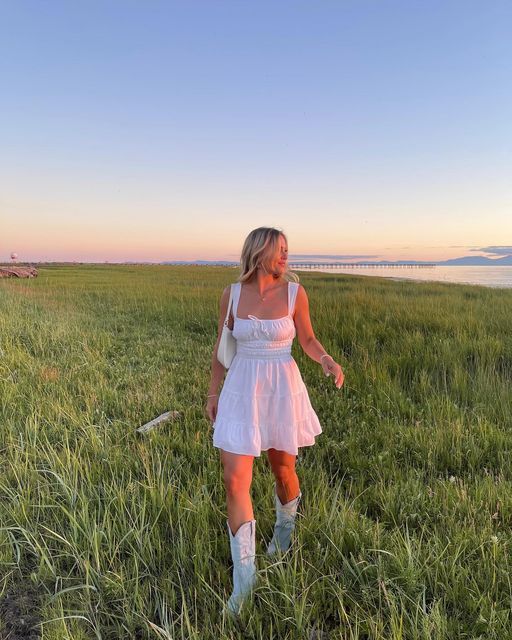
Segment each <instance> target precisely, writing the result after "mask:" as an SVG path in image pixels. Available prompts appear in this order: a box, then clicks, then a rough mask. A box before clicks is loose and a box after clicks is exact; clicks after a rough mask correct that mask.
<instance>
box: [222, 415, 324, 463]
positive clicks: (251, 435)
mask: <svg viewBox="0 0 512 640" xmlns="http://www.w3.org/2000/svg"><path fill="white" fill-rule="evenodd" d="M321 433H322V427H321V426H320V421H319V420H318V416H317V415H316V413H315V412H314V411H312V413H311V415H310V416H309V418H307V419H305V420H302V421H300V422H296V423H294V424H292V425H290V424H280V425H279V424H273V425H260V426H256V425H254V424H249V423H247V422H232V421H230V420H229V419H228V418H221V419H219V420H217V421H216V422H215V424H214V432H213V446H214V447H217V448H219V449H223V450H224V451H229V452H231V453H237V454H239V455H249V456H257V457H258V456H260V455H261V452H262V451H268V449H277V450H278V451H285V452H286V453H289V454H290V455H294V456H296V455H297V454H298V452H299V449H300V448H301V447H310V446H312V445H314V444H315V438H316V437H317V436H319V435H320V434H321Z"/></svg>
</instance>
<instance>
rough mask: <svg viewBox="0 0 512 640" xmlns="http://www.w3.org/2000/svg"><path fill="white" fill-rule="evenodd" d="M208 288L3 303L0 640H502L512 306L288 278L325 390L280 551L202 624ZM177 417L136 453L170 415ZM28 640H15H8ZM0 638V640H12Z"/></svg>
mask: <svg viewBox="0 0 512 640" xmlns="http://www.w3.org/2000/svg"><path fill="white" fill-rule="evenodd" d="M236 275H237V271H236V270H234V269H229V268H224V267H178V266H176V267H167V266H114V265H112V266H99V265H98V266H73V267H55V268H49V267H48V268H44V269H41V270H40V275H39V277H38V278H36V279H34V280H8V281H1V282H0V454H1V455H0V638H2V639H3V638H7V637H9V638H11V639H14V638H29V637H33V638H36V637H42V638H44V639H47V640H64V639H70V640H85V639H91V640H92V639H100V638H102V639H115V640H119V639H125V638H126V639H131V638H136V639H143V638H154V639H157V638H167V639H171V638H172V639H185V638H186V639H197V640H209V639H212V640H213V639H219V638H257V639H269V638H286V639H292V638H293V639H295V638H297V639H301V640H304V639H306V640H307V639H309V638H311V639H313V638H314V639H316V638H322V639H325V638H329V640H330V639H333V638H340V639H341V638H343V639H347V640H349V639H350V640H356V639H363V638H364V639H382V640H390V639H391V640H395V639H396V640H397V639H402V638H404V639H405V638H407V639H409V638H410V639H422V640H430V639H432V638H434V639H438V638H439V639H441V638H446V639H452V638H482V639H484V638H485V639H487V638H489V639H490V638H495V639H497V640H503V639H506V638H512V585H511V577H510V576H511V570H512V558H511V548H512V547H511V542H512V536H511V524H512V492H511V480H512V390H511V383H512V312H511V309H512V291H510V290H494V289H484V288H481V287H471V286H463V285H453V284H432V283H414V282H406V281H402V282H398V281H386V280H382V279H377V278H369V277H359V278H358V277H355V276H342V275H329V274H321V273H301V274H300V278H301V282H302V284H303V285H304V286H305V288H306V290H307V292H308V295H309V299H310V308H311V318H312V322H313V327H314V329H315V333H316V336H317V338H318V339H319V340H320V342H321V343H322V344H323V345H324V346H325V348H326V349H327V350H328V352H329V353H331V354H333V356H334V357H335V358H336V359H337V360H338V361H339V362H340V363H341V364H342V366H343V368H344V371H345V375H346V381H345V386H344V388H343V390H341V391H339V390H336V388H335V387H334V384H333V380H332V378H326V377H325V376H324V375H323V373H322V370H321V368H320V365H318V364H317V363H315V362H313V361H312V360H310V359H309V358H308V357H307V356H306V355H305V354H304V353H303V352H302V350H301V348H300V346H299V345H298V343H297V341H296V342H295V344H294V346H293V355H294V357H295V359H296V360H297V363H298V365H299V368H300V370H301V372H302V376H303V378H304V381H305V383H306V386H307V387H308V390H309V393H310V398H311V402H312V404H313V406H314V408H315V410H316V412H317V414H318V416H319V418H320V422H321V424H322V428H323V433H322V434H321V435H320V436H319V437H318V439H317V444H316V445H315V446H314V447H310V448H306V449H302V450H301V451H300V454H299V457H298V463H297V472H298V475H299V478H300V480H301V489H302V493H303V504H302V506H301V509H302V511H301V512H300V513H299V516H298V520H297V528H296V537H295V541H294V547H293V549H292V550H291V551H290V553H289V554H288V555H287V556H286V557H285V558H284V559H281V560H278V561H275V560H274V561H270V560H267V559H266V558H265V555H264V550H265V542H266V541H268V540H269V538H270V537H271V534H272V527H273V523H274V509H273V498H272V490H273V484H272V482H273V477H272V475H271V472H270V468H269V466H268V462H267V459H266V457H265V456H262V457H261V458H258V459H257V460H256V462H255V470H254V480H253V486H252V496H253V503H254V510H255V518H256V521H257V529H256V531H257V542H256V553H257V564H258V569H259V575H260V577H259V582H258V587H257V589H256V591H255V593H254V597H253V600H252V602H250V603H249V604H248V606H247V607H246V608H245V609H244V610H243V615H242V617H241V619H240V620H239V621H238V622H232V621H230V620H229V619H225V618H224V617H223V616H222V607H223V604H224V602H225V601H226V599H227V597H228V596H229V593H230V591H231V586H232V582H231V561H230V552H229V541H228V538H227V531H226V524H225V520H226V507H225V495H224V486H223V482H222V468H221V465H220V460H219V455H218V450H217V449H215V448H214V447H213V446H212V444H211V436H212V431H211V427H210V423H209V421H208V420H207V418H206V417H205V413H204V407H205V400H206V393H207V389H208V384H209V377H210V361H211V354H212V349H213V346H214V343H215V339H216V331H217V322H218V304H219V298H220V294H221V292H222V289H223V288H224V286H226V285H227V284H228V283H230V282H233V281H235V278H236ZM169 409H174V410H178V411H179V412H180V418H179V419H178V420H177V421H175V422H172V423H166V424H164V425H162V426H160V427H158V428H157V429H155V430H154V431H152V432H150V433H149V434H146V435H140V434H137V433H136V431H135V430H136V428H137V427H138V426H139V425H141V424H143V423H144V422H147V421H148V420H150V419H151V418H153V417H155V416H157V415H159V414H160V413H163V412H164V411H166V410H169ZM33 624H36V625H38V626H37V629H38V632H37V634H33V635H32V636H30V633H29V632H28V631H26V629H28V627H30V626H31V625H33ZM9 634H10V635H9Z"/></svg>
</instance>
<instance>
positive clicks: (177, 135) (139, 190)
mask: <svg viewBox="0 0 512 640" xmlns="http://www.w3.org/2000/svg"><path fill="white" fill-rule="evenodd" d="M511 18H512V4H511V3H509V2H485V3H484V2H478V3H477V2H438V1H433V2H386V1H380V2H376V1H375V2H365V1H362V2H278V3H277V2H261V1H260V2H257V3H249V2H241V1H239V2H223V1H218V2H211V1H210V2H206V1H205V2H149V1H146V2H142V1H140V2H130V1H122V2H121V1H113V0H110V1H105V2H90V1H88V2H85V1H84V2H79V1H78V2H57V1H55V2H41V1H40V2H25V1H23V0H20V1H17V2H14V1H12V2H7V3H2V4H1V6H0V77H1V79H2V100H1V104H0V115H1V119H0V143H1V147H2V150H3V153H2V154H1V156H0V225H1V227H0V260H1V259H3V260H5V259H7V257H8V255H9V254H10V252H11V251H17V252H18V253H19V254H20V258H21V259H23V258H25V259H27V260H38V259H42V260H43V259H56V260H59V259H79V260H103V259H109V260H131V259H135V260H136V259H141V260H155V261H158V260H165V259H169V260H172V259H194V258H202V259H217V258H226V259H236V258H237V257H238V256H239V252H240V249H241V245H242V243H243V239H244V238H245V236H246V235H247V233H248V232H249V231H250V230H251V229H253V228H255V227H257V226H262V225H272V226H278V227H281V228H283V229H284V230H285V232H286V233H287V234H288V239H289V248H290V254H291V256H293V254H294V253H295V254H309V253H311V254H315V255H318V254H329V255H337V254H355V255H358V254H361V255H362V254H372V255H378V256H382V257H385V258H393V259H399V258H401V257H403V258H418V259H438V258H439V259H442V258H449V257H454V256H457V255H463V254H465V253H468V252H469V251H471V250H474V249H476V248H479V247H485V246H502V245H512V215H511V214H512V206H511V203H512V193H511V192H512V189H511V187H510V185H511V184H512V182H511V180H510V173H511V171H510V169H511V154H510V150H511V144H510V143H511V140H512V125H511V123H510V113H511V107H512V100H511V92H512V89H511V87H512V77H511V76H512V73H511V60H512V45H511V40H512V39H511V38H510V25H511V24H512V21H511Z"/></svg>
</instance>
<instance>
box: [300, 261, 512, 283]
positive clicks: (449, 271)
mask: <svg viewBox="0 0 512 640" xmlns="http://www.w3.org/2000/svg"><path fill="white" fill-rule="evenodd" d="M297 271H300V270H299V269H297ZM304 271H322V272H325V273H347V274H349V275H354V276H355V275H358V276H378V277H382V278H391V279H392V280H416V281H418V282H421V281H430V282H457V283H460V284H477V285H481V286H484V287H496V288H502V289H510V288H512V267H460V266H457V267H445V266H439V267H421V268H416V267H413V268H410V267H399V268H397V267H354V268H348V269H343V268H334V269H304Z"/></svg>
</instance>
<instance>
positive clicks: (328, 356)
mask: <svg viewBox="0 0 512 640" xmlns="http://www.w3.org/2000/svg"><path fill="white" fill-rule="evenodd" d="M322 358H332V356H330V355H329V354H328V353H324V355H323V356H320V362H322Z"/></svg>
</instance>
